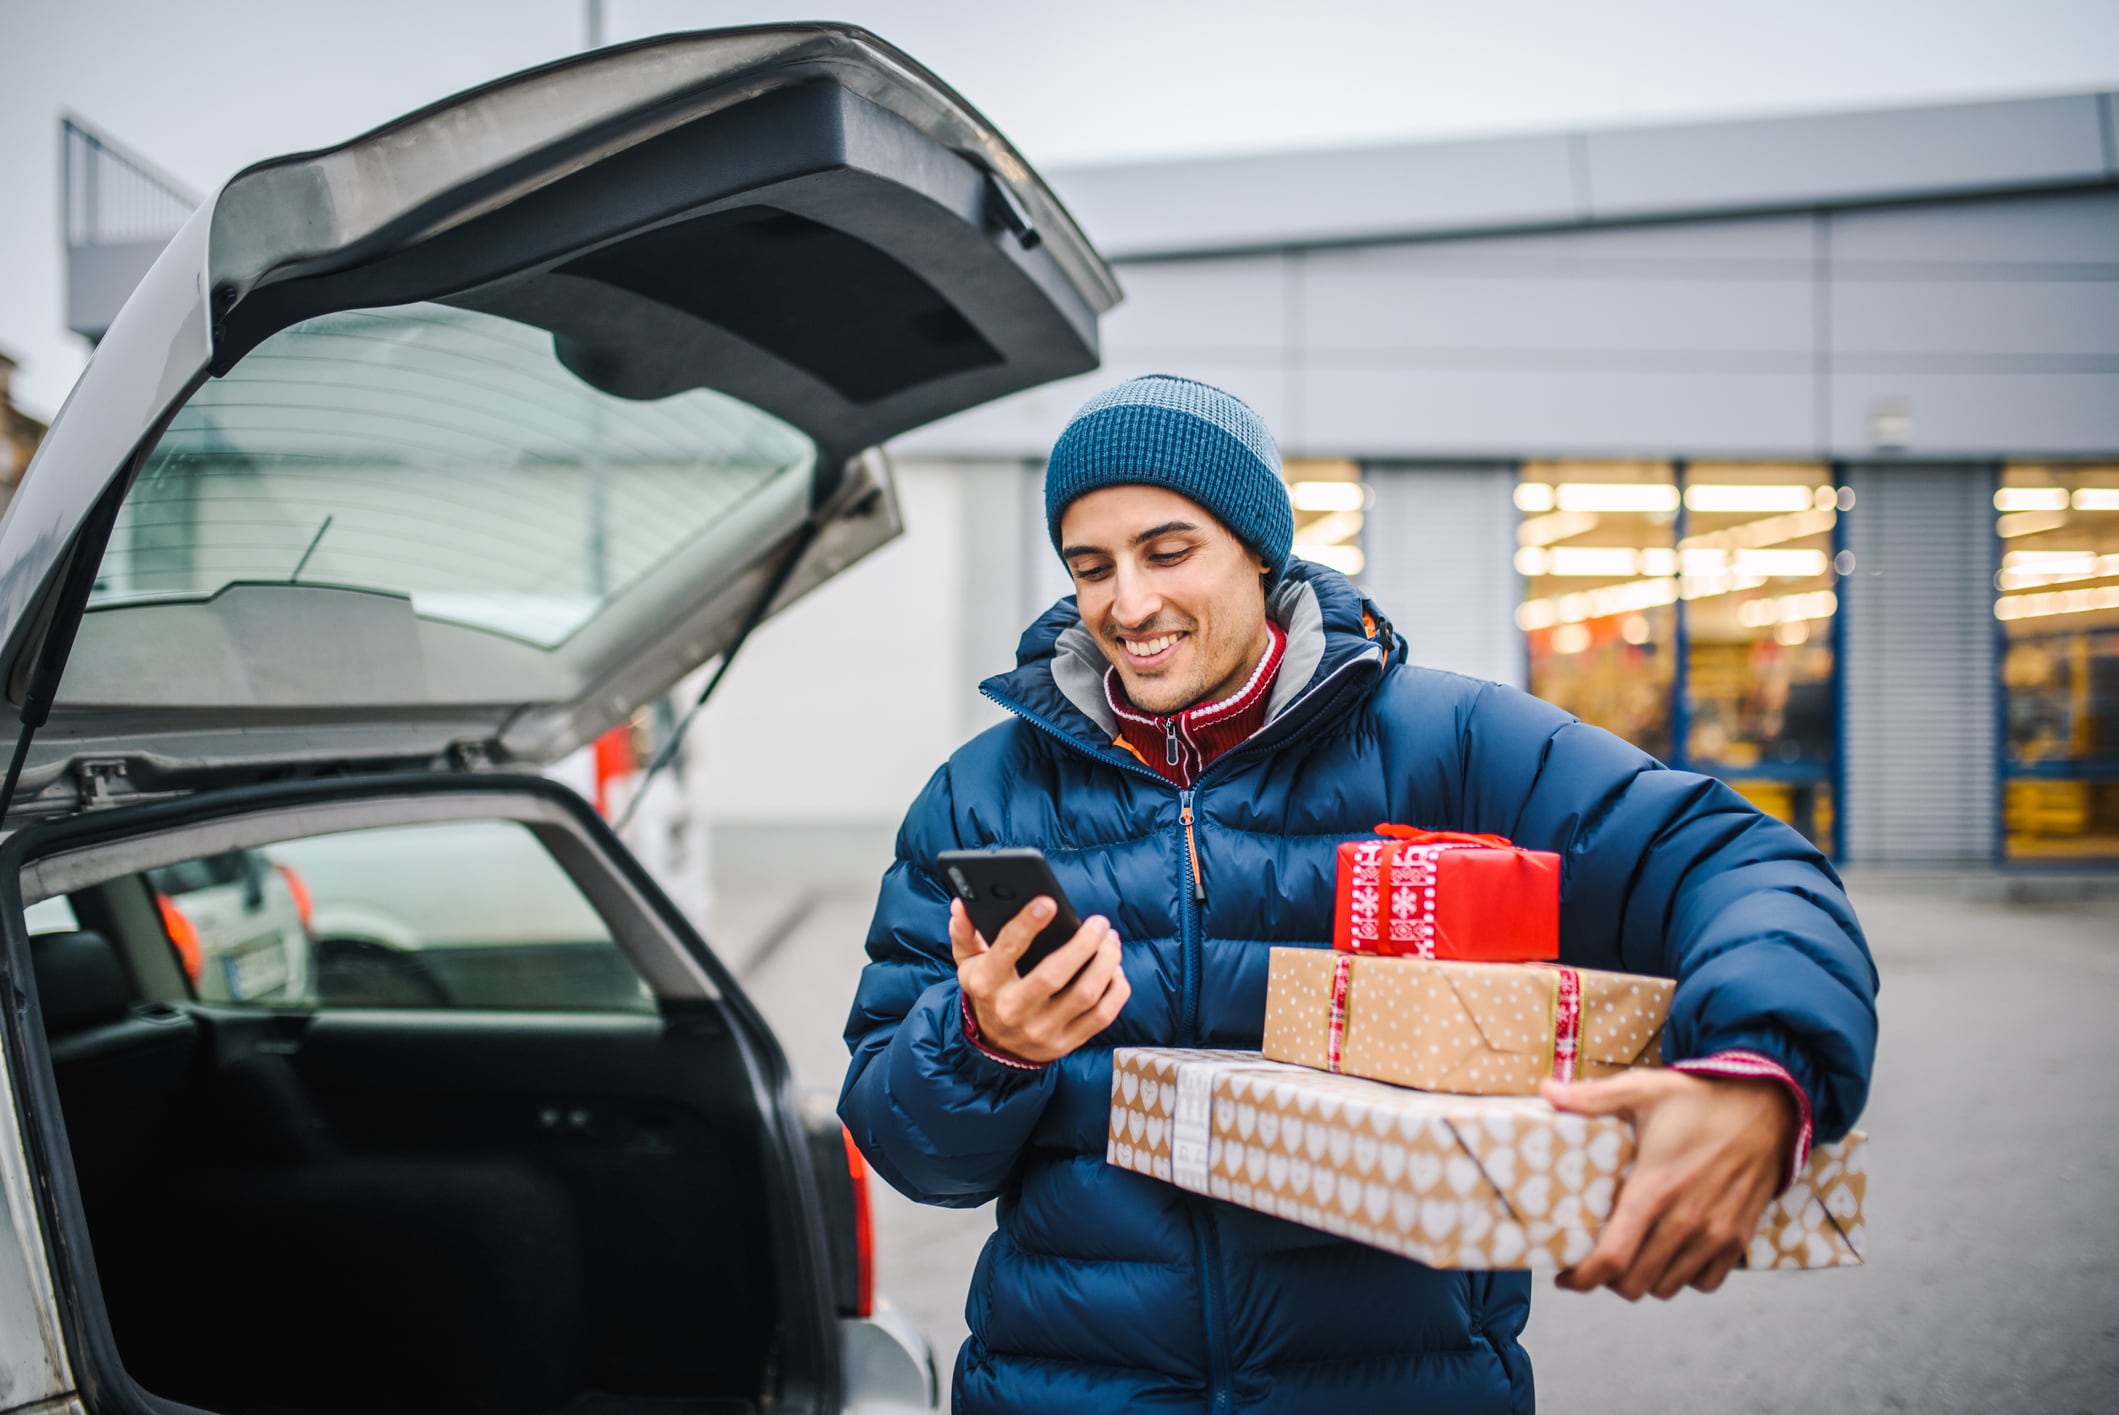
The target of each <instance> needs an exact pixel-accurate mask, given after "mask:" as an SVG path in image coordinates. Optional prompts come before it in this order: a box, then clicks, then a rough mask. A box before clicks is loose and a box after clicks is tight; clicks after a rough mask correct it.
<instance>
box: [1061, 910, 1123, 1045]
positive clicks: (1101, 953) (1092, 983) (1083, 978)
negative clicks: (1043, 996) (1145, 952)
mask: <svg viewBox="0 0 2119 1415" xmlns="http://www.w3.org/2000/svg"><path fill="white" fill-rule="evenodd" d="M1119 958H1120V950H1119V942H1118V935H1117V934H1115V933H1113V932H1111V930H1110V927H1109V926H1108V925H1107V926H1106V927H1105V929H1104V936H1103V940H1102V941H1101V942H1100V943H1098V944H1097V945H1096V952H1095V953H1094V954H1093V955H1091V957H1090V959H1089V961H1088V962H1087V963H1086V964H1084V965H1083V966H1082V970H1081V971H1080V972H1079V973H1077V974H1075V976H1074V981H1073V982H1071V983H1069V984H1067V986H1066V989H1065V990H1064V991H1063V992H1061V993H1060V994H1059V996H1057V997H1056V998H1054V999H1053V1002H1054V1003H1055V1004H1056V1006H1055V1010H1056V1011H1057V1012H1059V1013H1060V1015H1061V1016H1063V1017H1066V1018H1067V1019H1068V1020H1069V1021H1072V1020H1074V1019H1075V1018H1077V1017H1079V1016H1081V1015H1082V1014H1083V1013H1085V1012H1087V1011H1088V1010H1089V1009H1090V1008H1092V1007H1094V1006H1096V1004H1097V1003H1098V1002H1099V1001H1101V1000H1102V998H1103V995H1104V990H1105V989H1106V988H1108V987H1110V986H1111V975H1112V974H1113V973H1115V972H1117V971H1118V968H1119Z"/></svg>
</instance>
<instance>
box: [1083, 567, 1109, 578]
mask: <svg viewBox="0 0 2119 1415" xmlns="http://www.w3.org/2000/svg"><path fill="white" fill-rule="evenodd" d="M1110 573H1111V567H1110V566H1108V565H1077V566H1075V567H1074V578H1075V579H1076V580H1101V579H1103V578H1104V576H1106V575H1108V574H1110Z"/></svg>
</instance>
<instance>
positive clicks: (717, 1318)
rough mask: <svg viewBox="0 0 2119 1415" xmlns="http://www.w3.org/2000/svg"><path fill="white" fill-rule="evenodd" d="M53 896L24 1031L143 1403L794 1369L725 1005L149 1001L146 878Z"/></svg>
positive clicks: (737, 1383)
mask: <svg viewBox="0 0 2119 1415" xmlns="http://www.w3.org/2000/svg"><path fill="white" fill-rule="evenodd" d="M150 809H151V808H150ZM114 814H115V813H114ZM134 843H137V841H135V842H134ZM11 853H12V852H11ZM575 868H576V869H577V870H578V869H579V868H580V865H579V862H578V861H577V862H576V866H575ZM77 873H78V871H77ZM65 897H66V898H67V900H68V901H69V903H70V904H71V908H72V913H73V916H74V922H75V923H76V925H77V927H74V928H71V929H68V930H66V931H63V932H52V933H40V934H38V935H37V936H35V937H33V938H31V939H30V940H29V941H28V950H29V954H30V961H31V965H32V972H33V975H34V978H35V981H36V991H37V994H38V997H39V1008H38V1011H39V1012H40V1013H41V1017H42V1038H43V1040H44V1041H45V1043H46V1045H47V1049H48V1054H49V1057H50V1062H51V1078H52V1082H53V1084H54V1088H55V1094H56V1099H57V1101H58V1108H59V1112H60V1119H61V1120H62V1122H63V1130H64V1136H65V1150H66V1152H67V1154H68V1155H70V1168H71V1172H72V1177H73V1179H74V1181H75V1186H76V1188H77V1190H78V1195H79V1204H80V1208H79V1214H80V1217H81V1218H82V1219H83V1220H84V1221H85V1229H86V1235H87V1237H88V1240H89V1246H90V1248H91V1250H92V1269H93V1277H94V1284H95V1285H97V1286H100V1290H101V1298H102V1305H103V1307H104V1310H105V1311H106V1313H107V1318H108V1336H109V1338H110V1340H111V1342H112V1344H113V1346H114V1350H115V1353H116V1356H117V1359H118V1360H119V1361H120V1362H122V1365H123V1367H124V1370H125V1373H126V1374H127V1375H128V1376H129V1377H130V1378H131V1380H132V1381H134V1382H136V1383H137V1384H138V1386H139V1387H140V1388H142V1389H143V1390H144V1391H145V1392H148V1393H151V1394H152V1395H153V1396H156V1397H160V1398H162V1399H164V1400H168V1401H175V1402H181V1403H182V1404H184V1405H189V1406H198V1407H204V1408H206V1409H209V1410H216V1411H228V1412H251V1411H255V1412H268V1411H306V1410H318V1411H323V1410H329V1411H376V1412H395V1411H440V1410H478V1411H491V1412H532V1411H551V1410H630V1409H652V1410H657V1411H663V1410H717V1411H718V1410H748V1409H754V1408H758V1406H759V1404H760V1403H761V1402H766V1401H769V1400H770V1398H771V1392H773V1391H774V1390H775V1388H776V1386H777V1385H779V1384H780V1382H781V1380H782V1378H783V1377H785V1376H787V1375H788V1374H789V1372H788V1371H787V1370H786V1369H784V1367H785V1365H786V1363H787V1362H788V1361H789V1360H790V1357H789V1356H788V1350H789V1348H788V1345H787V1342H786V1338H785V1330H784V1328H785V1327H786V1326H787V1322H786V1319H785V1313H786V1312H787V1311H788V1310H789V1304H788V1302H787V1300H786V1299H787V1298H788V1297H789V1295H790V1294H788V1293H786V1292H783V1291H781V1285H782V1283H783V1282H789V1283H792V1282H796V1281H797V1279H791V1278H788V1277H787V1276H786V1275H787V1274H790V1273H796V1274H799V1273H800V1272H801V1271H803V1265H802V1261H801V1260H800V1259H799V1258H790V1256H789V1255H788V1254H787V1253H784V1252H777V1251H776V1244H778V1243H779V1242H780V1241H781V1240H779V1239H776V1236H775V1235H776V1234H780V1235H783V1237H784V1234H785V1232H786V1224H785V1223H784V1222H782V1223H779V1224H776V1223H774V1222H772V1221H769V1220H770V1216H771V1215H772V1214H774V1213H775V1212H776V1211H777V1212H779V1213H781V1214H783V1215H784V1214H785V1213H786V1212H787V1211H788V1210H789V1208H790V1201H789V1200H788V1196H786V1195H785V1194H781V1193H776V1192H775V1185H776V1184H779V1185H781V1186H783V1187H784V1185H785V1183H786V1181H785V1180H784V1179H780V1180H775V1178H774V1177H773V1176H774V1175H775V1174H777V1173H780V1172H781V1171H780V1170H779V1169H776V1167H775V1166H774V1165H772V1164H771V1163H769V1162H768V1154H769V1152H770V1149H771V1146H772V1143H773V1142H772V1139H771V1130H770V1127H769V1126H768V1125H767V1123H766V1121H765V1119H764V1116H763V1114H762V1112H761V1106H760V1102H759V1101H758V1099H757V1097H758V1095H759V1094H760V1090H759V1088H758V1086H757V1085H756V1083H755V1082H754V1081H753V1079H752V1078H753V1076H754V1074H755V1072H756V1070H757V1067H756V1062H755V1057H756V1049H755V1047H754V1045H753V1042H752V1041H751V1040H750V1039H747V1038H742V1037H739V1035H738V1033H739V1031H740V1030H741V1025H742V1024H741V1023H740V1021H738V1020H737V1019H736V1018H734V1017H732V1015H731V1013H730V1011H729V1009H728V1007H727V1006H726V1004H725V1002H724V1001H722V1000H717V999H714V998H710V997H693V998H684V997H664V998H662V999H660V1000H659V1001H658V1003H657V1005H656V1007H655V1009H654V1010H653V1011H648V1010H646V1009H645V1008H644V1007H643V1008H642V1009H641V1010H638V1011H634V1012H630V1013H627V1012H618V1011H605V1012H588V1011H569V1010H559V1009H550V1008H547V1009H544V1010H536V1011H529V1010H525V1011H517V1012H512V1013H511V1012H502V1011H497V1010H478V1011H467V1010H455V1009H449V1008H433V1007H429V1008H421V1009H408V1010H386V1009H376V1008H359V1007H332V1006H329V1005H326V1006H323V1007H296V1008H286V1007H273V1008H260V1007H249V1008H246V1007H239V1006H228V1005H217V1004H216V1005H209V1004H202V1003H199V1002H196V1001H193V1000H191V999H190V998H189V997H187V996H175V997H172V996H169V995H167V994H168V992H169V989H168V986H167V981H166V980H167V978H168V976H169V969H168V968H167V966H166V951H167V950H168V948H169V943H168V940H167V938H166V937H165V936H164V934H163V932H162V930H161V926H160V924H159V922H158V920H157V916H156V913H155V908H154V903H153V899H152V895H151V893H150V890H149V887H148V885H147V884H146V882H145V878H144V876H143V875H142V874H141V873H140V872H138V871H137V870H133V871H129V872H127V873H124V874H121V875H116V876H114V877H111V878H108V879H103V880H100V881H96V882H92V883H88V884H86V885H84V886H82V887H78V888H74V889H72V890H71V891H69V892H68V893H67V894H66V895H65ZM629 931H630V932H633V933H635V934H637V927H635V926H633V925H628V926H626V927H624V928H618V929H614V933H615V934H617V935H619V936H621V937H622V936H625V935H626V934H627V933H628V932H629ZM636 946H637V945H636ZM155 950H163V951H164V956H163V958H162V960H161V961H158V957H157V954H156V952H155ZM158 994H159V995H158ZM34 1035H35V1034H34V1032H33V1033H32V1038H33V1039H34ZM51 1158H52V1159H53V1160H54V1161H56V1160H57V1159H58V1158H59V1157H57V1156H53V1157H51ZM51 1167H52V1169H53V1171H54V1173H55V1176H57V1175H63V1174H64V1172H65V1166H63V1165H62V1164H60V1163H57V1162H54V1163H52V1166H51ZM62 1219H63V1212H62ZM63 1226H64V1225H63V1222H62V1227H63ZM82 1256H87V1255H76V1258H77V1262H79V1260H80V1258H81V1257H82ZM76 1275H77V1278H78V1277H79V1276H80V1275H81V1269H80V1268H79V1267H77V1270H76ZM798 1345H799V1343H798ZM105 1408H109V1407H105Z"/></svg>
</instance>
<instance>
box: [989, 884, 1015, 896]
mask: <svg viewBox="0 0 2119 1415" xmlns="http://www.w3.org/2000/svg"><path fill="white" fill-rule="evenodd" d="M993 897H994V898H995V899H1013V898H1015V891H1014V890H1012V889H1010V888H1009V887H1008V886H1007V885H1005V884H997V885H995V886H994V887H993Z"/></svg>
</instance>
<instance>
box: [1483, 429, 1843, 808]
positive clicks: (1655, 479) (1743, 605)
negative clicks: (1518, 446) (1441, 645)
mask: <svg viewBox="0 0 2119 1415" xmlns="http://www.w3.org/2000/svg"><path fill="white" fill-rule="evenodd" d="M1847 499H1848V498H1847V497H1846V494H1845V493H1843V492H1841V491H1840V490H1839V489H1838V488H1836V487H1835V486H1833V485H1832V484H1831V478H1830V476H1829V474H1828V470H1827V469H1826V468H1825V467H1823V466H1822V465H1818V464H1812V463H1802V464H1730V463H1698V464H1693V465H1691V466H1689V467H1687V466H1682V465H1680V464H1673V463H1666V462H1646V463H1610V462H1606V463H1592V462H1532V463H1526V464H1525V465H1524V467H1523V471H1522V478H1521V480H1520V481H1519V483H1518V485H1517V487H1516V505H1517V507H1518V509H1519V510H1520V511H1521V512H1522V513H1523V519H1522V521H1521V523H1520V524H1519V526H1518V528H1517V541H1518V549H1517V552H1516V568H1517V569H1518V570H1519V571H1520V572H1521V573H1522V575H1523V578H1524V585H1525V595H1524V599H1523V603H1522V605H1521V607H1520V608H1519V609H1518V611H1517V616H1516V622H1517V624H1518V625H1519V626H1521V628H1522V629H1523V630H1524V633H1525V636H1526V641H1527V647H1528V651H1529V656H1530V663H1529V668H1530V685H1531V691H1532V692H1534V693H1536V694H1537V695H1538V696H1539V697H1542V698H1545V699H1547V700H1549V701H1551V702H1554V703H1557V704H1558V705H1559V706H1561V707H1564V708H1566V709H1567V710H1568V711H1570V712H1572V713H1574V714H1575V715H1576V716H1578V717H1580V718H1581V719H1582V720H1583V721H1585V722H1590V723H1594V724H1596V725H1597V726H1599V727H1605V728H1608V729H1610V730H1611V731H1613V732H1616V733H1618V734H1619V735H1620V736H1622V737H1624V738H1626V739H1627V740H1628V741H1630V742H1633V743H1634V744H1636V745H1637V746H1639V747H1641V748H1642V749H1643V750H1645V751H1647V752H1649V753H1650V754H1651V755H1653V756H1656V757H1658V758H1659V759H1661V760H1663V761H1665V762H1668V763H1669V764H1671V765H1672V766H1677V767H1681V768H1683V769H1686V770H1692V771H1701V772H1706V773H1708V774H1711V775H1714V776H1718V777H1720V778H1722V779H1723V780H1724V781H1726V782H1728V783H1729V785H1730V786H1732V787H1733V788H1734V789H1736V790H1737V791H1738V792H1740V793H1742V794H1743V795H1744V796H1745V797H1746V798H1747V799H1749V800H1750V801H1752V802H1753V803H1754V804H1756V805H1757V806H1759V807H1760V809H1762V810H1764V811H1765V812H1767V813H1768V814H1769V815H1772V816H1775V817H1776V818H1778V819H1780V820H1784V821H1787V822H1788V823H1790V824H1791V825H1794V826H1795V827H1796V828H1797V829H1798V830H1800V831H1802V832H1803V833H1804V834H1805V835H1806V836H1808V837H1809V838H1810V839H1811V840H1812V841H1814V842H1816V843H1817V844H1819V845H1820V846H1824V847H1826V848H1829V846H1830V841H1831V838H1832V828H1833V806H1834V793H1833V789H1832V782H1833V777H1834V770H1835V757H1836V755H1837V735H1838V734H1837V730H1836V720H1837V719H1836V712H1835V709H1834V700H1835V691H1836V683H1835V678H1834V674H1835V672H1836V667H1837V665H1836V655H1835V653H1834V649H1833V643H1834V634H1833V626H1834V622H1835V616H1836V615H1837V612H1838V609H1839V600H1838V596H1837V594H1836V592H1835V590H1834V588H1833V586H1834V582H1835V579H1836V567H1835V565H1834V542H1833V535H1834V527H1835V525H1836V524H1837V521H1838V517H1839V513H1840V511H1841V510H1842V509H1844V505H1845V503H1846V501H1847Z"/></svg>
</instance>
